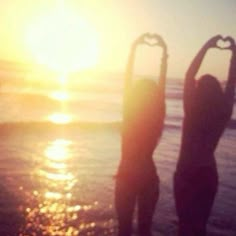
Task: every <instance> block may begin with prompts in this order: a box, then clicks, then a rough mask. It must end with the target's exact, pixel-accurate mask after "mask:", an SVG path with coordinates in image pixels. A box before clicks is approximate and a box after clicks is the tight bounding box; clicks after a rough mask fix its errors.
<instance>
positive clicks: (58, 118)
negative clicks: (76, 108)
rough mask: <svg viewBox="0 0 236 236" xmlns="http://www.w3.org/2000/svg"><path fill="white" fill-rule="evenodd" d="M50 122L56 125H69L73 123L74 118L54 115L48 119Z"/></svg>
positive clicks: (65, 115) (66, 115)
mask: <svg viewBox="0 0 236 236" xmlns="http://www.w3.org/2000/svg"><path fill="white" fill-rule="evenodd" d="M48 120H49V121H51V122H53V123H55V124H68V123H70V122H71V121H72V116H71V115H69V114H66V113H54V114H52V115H50V116H49V117H48Z"/></svg>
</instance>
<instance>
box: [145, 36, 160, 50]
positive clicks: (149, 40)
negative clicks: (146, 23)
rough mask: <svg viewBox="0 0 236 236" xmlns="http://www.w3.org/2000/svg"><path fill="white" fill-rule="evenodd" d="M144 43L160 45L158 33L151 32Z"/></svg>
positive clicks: (151, 45)
mask: <svg viewBox="0 0 236 236" xmlns="http://www.w3.org/2000/svg"><path fill="white" fill-rule="evenodd" d="M144 43H145V44H147V45H148V46H150V47H154V46H157V45H160V41H159V38H158V36H157V35H156V34H149V33H148V34H147V35H146V37H145V38H144Z"/></svg>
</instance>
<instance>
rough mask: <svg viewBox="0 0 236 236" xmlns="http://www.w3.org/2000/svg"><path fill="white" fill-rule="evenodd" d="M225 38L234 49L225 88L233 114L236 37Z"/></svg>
mask: <svg viewBox="0 0 236 236" xmlns="http://www.w3.org/2000/svg"><path fill="white" fill-rule="evenodd" d="M225 40H228V41H229V42H230V44H231V46H230V48H229V49H231V51H232V56H231V60H230V67H229V74H228V81H227V84H226V88H225V98H226V107H227V111H228V114H229V116H231V114H232V110H233V105H234V91H235V85H236V45H235V41H234V39H233V38H231V37H227V38H225Z"/></svg>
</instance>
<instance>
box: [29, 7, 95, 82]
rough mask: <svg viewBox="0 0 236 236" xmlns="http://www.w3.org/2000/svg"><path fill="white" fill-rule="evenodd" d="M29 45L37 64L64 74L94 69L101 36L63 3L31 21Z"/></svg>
mask: <svg viewBox="0 0 236 236" xmlns="http://www.w3.org/2000/svg"><path fill="white" fill-rule="evenodd" d="M26 44H27V46H28V48H29V50H30V51H31V52H32V53H33V55H34V56H35V58H36V60H37V62H38V63H40V64H44V65H47V66H48V67H50V68H51V69H53V70H56V71H58V72H61V73H62V74H67V73H68V72H71V71H75V70H81V69H85V68H89V67H92V66H94V65H95V64H96V63H97V61H98V54H99V36H98V32H97V31H96V30H95V29H94V28H93V27H92V25H91V24H90V23H89V21H88V20H86V19H85V18H83V17H82V16H79V14H78V12H76V13H75V12H73V11H72V9H69V8H68V7H66V6H65V4H64V3H63V4H59V5H58V6H57V7H55V9H54V10H53V11H51V12H48V13H45V14H44V15H41V16H39V17H38V18H37V19H34V20H32V24H31V25H30V27H29V28H28V30H27V32H26ZM58 80H59V81H63V80H64V78H58Z"/></svg>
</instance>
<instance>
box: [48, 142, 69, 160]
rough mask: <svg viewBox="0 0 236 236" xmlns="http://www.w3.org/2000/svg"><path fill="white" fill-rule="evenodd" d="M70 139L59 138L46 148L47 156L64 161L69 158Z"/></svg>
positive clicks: (50, 158)
mask: <svg viewBox="0 0 236 236" xmlns="http://www.w3.org/2000/svg"><path fill="white" fill-rule="evenodd" d="M70 144H71V142H70V141H68V140H65V139H57V140H55V141H53V142H52V143H51V145H50V146H48V148H47V149H46V150H45V156H46V157H47V158H48V159H49V160H52V161H64V160H66V159H68V158H69V145H70Z"/></svg>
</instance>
